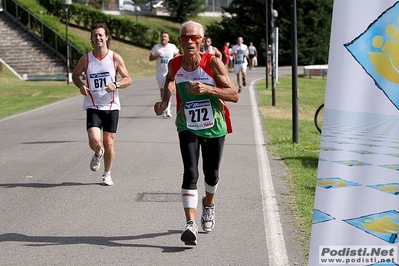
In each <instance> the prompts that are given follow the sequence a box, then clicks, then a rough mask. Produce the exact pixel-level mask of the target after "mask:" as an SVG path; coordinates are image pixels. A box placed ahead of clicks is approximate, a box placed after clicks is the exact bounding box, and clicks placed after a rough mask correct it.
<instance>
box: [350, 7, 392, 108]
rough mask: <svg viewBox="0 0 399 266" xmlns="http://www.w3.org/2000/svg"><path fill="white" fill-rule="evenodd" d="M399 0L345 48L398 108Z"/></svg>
mask: <svg viewBox="0 0 399 266" xmlns="http://www.w3.org/2000/svg"><path fill="white" fill-rule="evenodd" d="M398 18H399V2H397V3H396V4H395V5H393V6H392V7H391V8H389V9H387V10H386V11H385V12H384V13H382V14H381V15H380V16H379V17H378V18H377V19H376V20H375V21H374V22H373V23H372V24H371V25H370V26H369V27H368V28H367V30H366V31H365V32H363V33H362V34H361V35H360V36H358V37H357V38H356V39H354V40H353V41H352V42H350V43H347V44H345V45H344V46H345V47H346V49H347V50H348V51H349V52H350V53H351V54H352V56H353V57H354V58H355V59H356V61H357V62H358V63H359V64H360V65H361V66H362V67H363V69H364V70H365V71H366V73H367V74H368V75H369V76H370V77H371V78H372V79H373V80H374V82H375V84H376V85H377V87H378V88H379V89H381V90H382V91H383V92H384V94H385V95H386V96H387V98H388V99H389V100H390V101H391V102H392V103H393V104H394V106H395V107H396V108H397V109H399V20H398Z"/></svg>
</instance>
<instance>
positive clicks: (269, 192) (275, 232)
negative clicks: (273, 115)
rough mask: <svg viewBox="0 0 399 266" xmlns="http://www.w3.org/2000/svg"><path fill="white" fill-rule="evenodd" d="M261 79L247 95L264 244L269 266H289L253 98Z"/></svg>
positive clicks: (259, 122) (261, 131) (254, 98)
mask: <svg viewBox="0 0 399 266" xmlns="http://www.w3.org/2000/svg"><path fill="white" fill-rule="evenodd" d="M258 80H261V79H256V80H254V81H252V82H251V84H250V86H249V94H250V101H251V109H252V120H253V123H254V132H255V144H256V153H257V155H258V156H257V157H258V165H259V181H260V190H261V194H262V207H263V217H264V222H265V232H266V244H267V250H268V254H269V265H272V266H286V265H289V260H288V255H287V249H286V246H285V239H284V235H283V229H282V226H281V223H280V215H279V210H278V206H277V201H276V195H275V191H274V186H273V181H272V175H271V171H270V165H269V159H268V156H267V153H266V149H265V145H264V144H265V140H264V138H263V130H262V124H261V121H260V117H259V109H258V104H257V101H256V97H255V92H254V88H253V87H254V85H255V84H256V82H257V81H258Z"/></svg>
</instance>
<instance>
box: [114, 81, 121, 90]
mask: <svg viewBox="0 0 399 266" xmlns="http://www.w3.org/2000/svg"><path fill="white" fill-rule="evenodd" d="M114 84H115V87H116V88H117V89H119V87H120V85H119V82H118V81H117V82H114Z"/></svg>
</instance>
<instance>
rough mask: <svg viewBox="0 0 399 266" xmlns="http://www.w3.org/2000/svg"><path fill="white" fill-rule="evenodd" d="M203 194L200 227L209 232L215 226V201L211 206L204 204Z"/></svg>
mask: <svg viewBox="0 0 399 266" xmlns="http://www.w3.org/2000/svg"><path fill="white" fill-rule="evenodd" d="M204 201H205V196H204V197H202V216H201V227H202V230H204V231H205V232H211V231H212V229H213V228H214V227H215V203H214V204H213V206H211V207H207V206H205V204H204Z"/></svg>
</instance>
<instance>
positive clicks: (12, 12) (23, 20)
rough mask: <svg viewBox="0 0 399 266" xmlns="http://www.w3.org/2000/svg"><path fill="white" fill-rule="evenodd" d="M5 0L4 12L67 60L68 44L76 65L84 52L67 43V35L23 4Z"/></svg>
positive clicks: (73, 63)
mask: <svg viewBox="0 0 399 266" xmlns="http://www.w3.org/2000/svg"><path fill="white" fill-rule="evenodd" d="M1 1H3V12H4V13H5V14H6V15H8V16H9V17H11V18H12V19H13V20H14V21H15V22H17V23H18V24H19V25H21V26H22V27H23V28H24V29H26V30H27V31H28V32H30V33H31V34H32V36H34V37H35V38H36V39H38V40H39V41H40V42H41V43H42V44H43V45H45V46H46V47H47V48H49V49H51V50H53V51H54V52H55V53H56V55H57V56H58V57H60V58H61V59H62V60H64V61H65V63H66V61H67V45H68V46H69V51H70V61H71V66H72V67H74V66H75V65H76V64H77V62H78V60H79V58H80V57H81V56H82V55H83V54H84V53H83V52H82V51H81V50H80V49H79V48H77V47H76V46H75V45H73V44H71V43H70V42H68V43H67V40H66V37H65V36H61V35H60V34H59V33H57V32H55V31H54V30H53V29H52V28H51V27H50V26H48V25H47V24H46V23H44V22H43V21H41V20H40V19H39V18H38V17H36V16H35V15H33V14H32V13H31V12H30V11H29V10H27V9H26V8H24V7H23V6H21V5H20V4H19V3H17V2H15V1H14V0H0V2H1Z"/></svg>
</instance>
